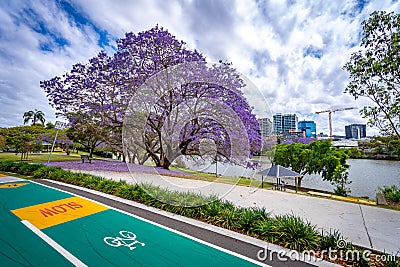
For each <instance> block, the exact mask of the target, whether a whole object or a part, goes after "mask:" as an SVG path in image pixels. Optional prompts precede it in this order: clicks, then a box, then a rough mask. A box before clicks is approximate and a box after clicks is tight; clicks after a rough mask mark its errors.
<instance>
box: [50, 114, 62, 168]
mask: <svg viewBox="0 0 400 267" xmlns="http://www.w3.org/2000/svg"><path fill="white" fill-rule="evenodd" d="M65 126H66V123H65V122H61V121H56V124H55V125H54V128H55V129H56V130H57V131H56V136H55V137H54V141H53V145H52V146H51V150H50V155H49V158H48V159H47V164H46V165H49V163H50V158H51V155H52V154H53V149H54V145H55V143H56V140H57V136H58V131H59V130H62V129H64V128H65Z"/></svg>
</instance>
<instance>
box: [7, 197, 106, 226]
mask: <svg viewBox="0 0 400 267" xmlns="http://www.w3.org/2000/svg"><path fill="white" fill-rule="evenodd" d="M107 209H108V208H107V207H105V206H103V205H100V204H97V203H94V202H92V201H89V200H86V199H83V198H80V197H70V198H65V199H61V200H56V201H52V202H47V203H43V204H38V205H34V206H29V207H25V208H20V209H15V210H12V211H11V212H12V213H14V214H15V215H16V216H18V217H19V218H20V219H21V220H27V221H29V222H30V223H31V224H33V225H34V226H36V227H37V228H39V229H44V228H47V227H50V226H54V225H57V224H61V223H65V222H68V221H72V220H75V219H78V218H82V217H85V216H88V215H91V214H94V213H97V212H100V211H104V210H107Z"/></svg>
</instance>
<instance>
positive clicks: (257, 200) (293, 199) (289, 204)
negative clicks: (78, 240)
mask: <svg viewBox="0 0 400 267" xmlns="http://www.w3.org/2000/svg"><path fill="white" fill-rule="evenodd" d="M91 173H92V174H95V175H99V176H103V177H105V178H108V179H114V180H126V181H127V182H129V183H135V182H148V183H153V184H155V185H160V186H162V187H164V188H168V189H171V190H178V191H191V192H195V193H201V194H203V195H215V194H217V195H219V196H221V197H222V198H223V199H226V200H229V201H231V202H233V203H234V204H235V205H238V206H241V207H254V206H256V207H265V208H266V209H267V210H269V211H271V212H272V213H273V214H288V213H293V214H295V215H299V216H300V217H302V218H304V219H307V220H309V221H310V222H311V223H313V224H316V225H317V227H318V228H320V229H324V230H325V231H329V230H330V229H338V230H339V231H340V232H341V233H342V235H343V236H345V237H347V238H348V239H347V241H349V242H352V243H353V244H356V245H360V246H363V247H366V248H372V249H375V250H378V251H382V252H383V251H385V252H387V253H394V254H396V252H398V251H399V250H400V211H395V210H389V209H384V208H378V207H373V206H367V205H360V204H355V203H348V202H342V201H336V200H330V199H323V198H316V197H309V196H304V195H298V194H293V193H287V192H280V191H273V190H261V189H258V190H255V189H253V188H249V187H243V186H232V185H227V184H221V183H210V182H204V181H197V180H189V179H181V178H175V177H166V176H158V175H149V174H133V176H134V177H133V178H132V175H130V174H129V173H118V172H106V171H101V172H100V171H92V172H91Z"/></svg>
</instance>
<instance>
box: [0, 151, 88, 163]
mask: <svg viewBox="0 0 400 267" xmlns="http://www.w3.org/2000/svg"><path fill="white" fill-rule="evenodd" d="M49 154H50V153H32V154H29V155H28V158H27V159H23V160H22V161H24V162H32V163H46V162H47V159H48V158H49ZM87 154H88V153H85V152H79V154H75V153H71V154H70V155H69V156H67V154H66V153H65V152H62V151H54V152H53V154H52V155H51V159H50V160H51V161H52V162H53V161H72V160H80V159H81V155H87ZM0 160H14V161H20V160H21V154H15V153H12V152H2V153H0Z"/></svg>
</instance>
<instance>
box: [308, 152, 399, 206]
mask: <svg viewBox="0 0 400 267" xmlns="http://www.w3.org/2000/svg"><path fill="white" fill-rule="evenodd" d="M347 163H348V164H349V165H350V168H349V179H350V181H352V183H351V184H350V185H349V188H350V190H351V192H350V195H352V196H358V197H361V196H368V197H369V198H373V199H374V198H375V195H376V192H377V191H378V187H383V186H392V185H397V186H398V187H400V161H390V160H369V159H348V160H347ZM302 186H304V187H310V188H316V189H322V190H327V191H332V190H333V189H334V187H333V186H332V185H331V184H330V183H329V182H324V181H322V178H321V176H319V175H306V176H304V178H303V181H302Z"/></svg>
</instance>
